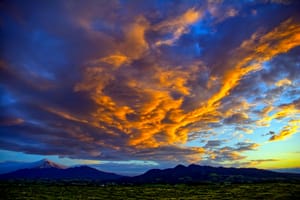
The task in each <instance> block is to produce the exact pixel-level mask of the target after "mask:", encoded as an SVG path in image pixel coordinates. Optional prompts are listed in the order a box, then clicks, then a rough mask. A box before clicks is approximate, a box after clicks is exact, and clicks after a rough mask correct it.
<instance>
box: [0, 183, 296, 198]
mask: <svg viewBox="0 0 300 200" xmlns="http://www.w3.org/2000/svg"><path fill="white" fill-rule="evenodd" d="M0 193H1V196H2V199H300V183H256V184H249V183H247V184H246V183H245V184H201V185H184V184H180V185H167V184H165V185H159V184H153V185H131V186H129V185H96V184H90V183H89V184H87V183H62V182H55V183H47V182H44V183H38V182H31V183H29V182H20V181H19V182H1V183H0Z"/></svg>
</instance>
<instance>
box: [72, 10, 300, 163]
mask: <svg viewBox="0 0 300 200" xmlns="http://www.w3.org/2000/svg"><path fill="white" fill-rule="evenodd" d="M200 17H201V14H200V13H198V12H197V11H195V10H193V9H192V10H189V11H188V12H187V13H185V14H184V15H183V16H181V17H178V18H177V19H176V20H169V21H166V22H162V23H161V24H159V25H156V26H154V27H151V26H150V24H149V23H148V22H147V21H146V20H145V19H144V18H143V17H140V18H139V19H138V20H137V21H136V22H134V23H133V24H132V25H131V26H129V27H128V28H127V29H128V32H127V33H126V34H125V41H124V42H123V43H122V44H121V45H120V49H119V50H118V52H121V55H124V56H126V58H128V59H129V60H132V59H137V58H140V57H141V56H143V55H145V54H144V53H145V51H147V49H148V48H149V47H148V43H147V41H146V40H145V36H144V34H145V31H146V30H148V29H151V28H152V29H157V30H158V29H159V30H160V29H167V31H169V30H177V29H178V30H180V29H181V28H183V29H185V28H186V25H187V24H191V23H194V22H195V21H197V20H198V19H199V18H200ZM299 34H300V25H298V24H295V23H293V21H292V20H287V21H285V22H283V23H282V24H280V25H279V26H278V27H277V28H275V29H274V30H273V31H270V32H269V33H267V34H265V35H262V36H259V35H258V34H254V35H253V36H252V37H251V38H250V39H249V40H247V41H244V42H243V43H242V44H241V46H240V47H239V48H238V49H237V50H236V51H234V52H233V53H234V55H235V56H234V57H233V59H232V60H230V61H229V64H228V63H227V65H228V67H229V69H228V70H227V71H226V72H225V73H224V74H223V75H221V76H219V77H213V78H212V79H213V80H212V79H211V80H210V81H211V82H213V84H211V86H214V87H215V88H216V89H215V88H214V90H209V91H206V89H205V88H203V92H205V93H206V95H207V97H206V101H205V102H199V103H198V104H196V106H194V107H193V108H191V109H190V110H185V109H184V106H183V104H184V103H185V100H186V98H190V99H192V100H194V101H195V102H196V99H193V98H198V97H197V96H193V92H194V91H193V89H194V86H193V85H192V84H191V82H192V81H194V80H196V78H197V76H198V75H199V74H200V73H202V71H201V70H200V68H199V67H195V66H197V65H194V64H189V65H187V66H184V67H183V66H178V67H177V66H176V67H175V66H170V67H169V66H163V67H160V66H157V65H156V64H153V65H152V66H147V70H145V69H144V68H140V69H139V68H137V69H136V68H135V69H131V70H133V71H134V70H135V71H134V72H132V71H130V67H128V73H122V72H120V71H119V69H117V70H112V69H109V68H105V67H103V66H100V65H99V66H98V65H97V66H94V67H89V68H87V69H86V71H85V74H84V79H83V81H82V82H81V83H78V84H77V85H76V86H75V87H74V89H75V91H86V92H88V93H89V94H90V97H91V99H92V100H93V101H94V102H95V103H96V105H97V109H96V110H95V111H94V112H93V113H92V114H91V115H92V117H93V120H92V121H91V122H89V123H91V124H94V126H95V124H96V125H97V126H99V127H101V128H102V129H103V130H106V131H107V133H108V134H110V135H116V136H121V135H122V137H124V138H126V142H127V144H128V145H129V146H131V147H133V148H137V149H143V148H158V147H161V146H168V145H182V144H184V143H186V142H187V141H188V139H189V136H190V135H191V133H192V132H197V131H200V130H201V129H202V128H203V129H207V127H208V126H207V125H208V124H211V123H218V122H220V120H221V119H223V118H224V116H225V114H226V113H222V112H221V111H220V107H221V101H222V99H224V98H225V97H228V96H229V95H230V93H231V91H232V90H233V89H234V88H235V87H236V86H238V85H239V83H240V81H241V79H243V78H244V77H245V76H246V75H248V74H249V73H252V72H255V71H258V70H260V69H261V65H262V63H263V62H265V61H268V60H270V59H271V58H273V57H274V56H276V55H278V54H281V53H285V52H287V51H289V50H290V49H292V48H294V47H296V46H299V45H300V39H299ZM175 38H176V37H175ZM125 49H126V50H127V51H125ZM114 55H115V54H111V55H110V57H107V58H106V59H108V60H106V61H107V62H108V61H109V62H111V64H112V65H115V64H116V63H117V65H118V64H120V63H122V62H123V60H124V62H125V59H123V60H122V59H121V60H122V62H121V61H120V62H119V61H118V62H116V61H115V60H114V59H112V58H115V57H113V56H114ZM145 56H146V55H145ZM102 59H103V58H102ZM110 59H111V60H110ZM116 60H118V59H116ZM198 65H199V64H198ZM166 69H167V70H166ZM143 70H145V71H143ZM119 73H122V77H124V78H123V79H118V78H116V77H117V76H118V75H120V74H119ZM131 73H133V74H135V73H136V74H143V75H144V73H148V74H147V76H143V78H144V79H143V81H141V80H142V78H141V77H139V76H136V75H135V76H133V75H132V74H131ZM111 85H114V87H112V86H111ZM108 88H110V90H109V89H108ZM113 88H115V89H113ZM122 88H123V89H122ZM249 107H250V105H249V104H247V103H246V102H244V104H243V105H240V106H239V108H236V109H235V110H232V111H231V112H229V111H228V112H227V117H228V116H232V115H234V114H236V113H240V112H242V111H241V109H242V110H247V109H248V108H249ZM224 112H226V111H224ZM266 112H267V111H266ZM282 114H283V115H284V116H286V115H287V113H285V112H283V113H282ZM280 115H281V114H280V113H277V116H275V117H271V119H273V118H277V117H279V116H280ZM241 116H242V117H243V119H248V116H247V115H246V114H241ZM271 119H267V120H271ZM293 130H294V129H293ZM230 156H231V157H232V158H236V159H239V158H241V156H238V155H237V154H236V153H231V154H230Z"/></svg>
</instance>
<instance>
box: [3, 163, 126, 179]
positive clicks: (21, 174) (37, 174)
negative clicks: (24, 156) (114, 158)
mask: <svg viewBox="0 0 300 200" xmlns="http://www.w3.org/2000/svg"><path fill="white" fill-rule="evenodd" d="M123 177H124V176H121V175H117V174H114V173H108V172H103V171H100V170H97V169H94V168H91V167H88V166H78V167H70V168H66V167H65V166H63V165H59V164H57V163H54V162H52V161H49V160H46V159H45V160H41V161H38V162H35V164H34V165H32V166H31V167H30V168H25V169H19V170H17V171H14V172H10V173H6V174H2V175H0V179H26V180H37V179H47V180H95V181H108V180H116V179H119V178H123Z"/></svg>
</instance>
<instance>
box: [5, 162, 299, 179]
mask: <svg viewBox="0 0 300 200" xmlns="http://www.w3.org/2000/svg"><path fill="white" fill-rule="evenodd" d="M0 179H2V180H8V179H24V180H40V179H46V180H79V181H82V180H84V181H100V182H115V183H123V184H149V183H168V184H177V183H219V182H237V183H242V182H262V181H300V174H292V173H279V172H274V171H269V170H262V169H255V168H224V167H210V166H200V165H195V164H192V165H189V166H187V167H186V166H184V165H177V166H176V167H174V168H168V169H163V170H161V169H151V170H149V171H147V172H146V173H144V174H141V175H138V176H134V177H126V176H121V175H118V174H114V173H108V172H103V171H100V170H97V169H95V168H92V167H89V166H77V167H69V168H67V167H66V166H63V165H60V164H57V163H54V162H52V161H50V160H47V159H44V160H40V161H37V162H33V163H27V164H26V168H25V169H19V170H16V171H14V172H10V173H6V174H2V175H0Z"/></svg>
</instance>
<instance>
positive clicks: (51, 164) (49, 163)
mask: <svg viewBox="0 0 300 200" xmlns="http://www.w3.org/2000/svg"><path fill="white" fill-rule="evenodd" d="M31 168H58V169H66V168H67V167H66V166H64V165H60V164H57V163H55V162H53V161H51V160H48V159H42V160H40V161H37V162H34V163H32V167H31Z"/></svg>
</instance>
